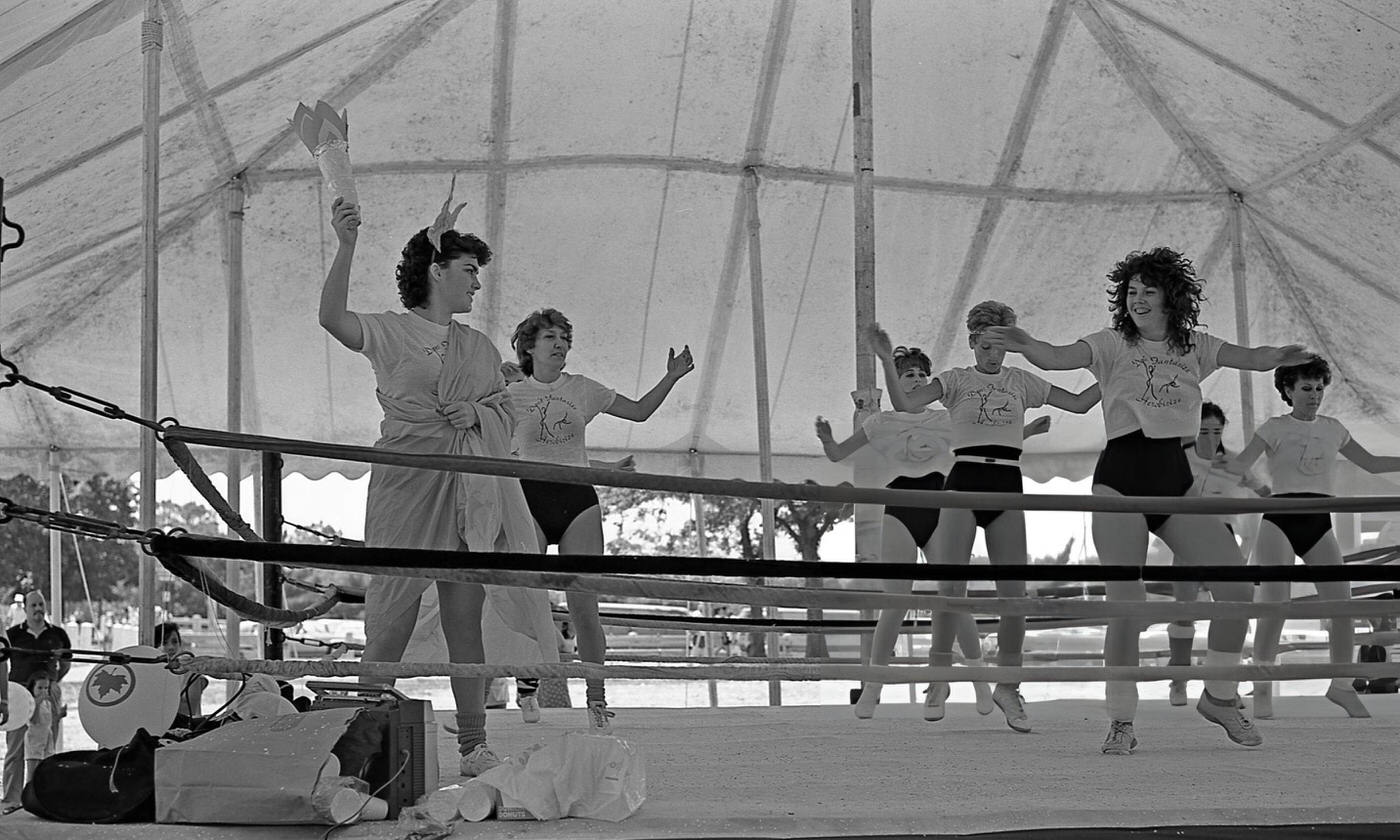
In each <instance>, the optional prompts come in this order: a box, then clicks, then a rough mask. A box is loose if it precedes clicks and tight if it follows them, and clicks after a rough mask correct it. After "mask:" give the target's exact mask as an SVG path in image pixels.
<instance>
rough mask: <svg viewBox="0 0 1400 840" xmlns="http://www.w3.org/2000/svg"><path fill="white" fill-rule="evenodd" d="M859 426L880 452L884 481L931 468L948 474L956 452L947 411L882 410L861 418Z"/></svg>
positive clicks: (917, 474)
mask: <svg viewBox="0 0 1400 840" xmlns="http://www.w3.org/2000/svg"><path fill="white" fill-rule="evenodd" d="M860 428H861V430H862V431H863V432H865V437H866V439H867V440H869V441H870V448H871V449H874V450H875V451H876V452H877V453H879V455H880V458H879V467H880V471H881V475H882V477H883V482H882V483H885V484H888V483H889V482H890V480H891V479H893V478H894V477H895V476H900V475H903V476H911V477H915V478H917V477H919V476H925V475H928V474H929V473H931V472H941V473H943V474H944V475H947V474H948V470H950V469H952V466H953V456H952V450H951V448H950V446H949V443H948V439H949V437H950V435H951V434H952V429H951V426H950V423H949V420H948V412H946V411H943V410H942V409H925V410H923V411H917V412H913V413H905V412H903V411H881V412H878V413H875V414H871V415H870V416H868V417H866V418H865V420H863V421H861V424H860Z"/></svg>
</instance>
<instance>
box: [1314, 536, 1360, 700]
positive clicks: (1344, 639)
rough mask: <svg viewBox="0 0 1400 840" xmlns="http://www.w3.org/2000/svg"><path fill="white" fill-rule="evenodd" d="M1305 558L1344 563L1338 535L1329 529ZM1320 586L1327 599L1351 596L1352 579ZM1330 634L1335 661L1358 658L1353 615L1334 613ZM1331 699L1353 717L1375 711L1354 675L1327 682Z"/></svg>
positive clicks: (1316, 563) (1321, 563)
mask: <svg viewBox="0 0 1400 840" xmlns="http://www.w3.org/2000/svg"><path fill="white" fill-rule="evenodd" d="M1303 562H1304V563H1306V564H1307V565H1309V566H1340V565H1342V547H1341V546H1340V545H1338V544H1337V537H1336V535H1335V534H1333V533H1331V532H1330V531H1329V532H1328V533H1327V534H1326V535H1325V536H1323V538H1322V539H1320V540H1318V541H1317V545H1314V546H1313V547H1312V548H1310V549H1308V553H1307V554H1304V555H1303ZM1316 586H1317V594H1318V597H1320V598H1322V600H1324V601H1349V600H1351V582H1350V581H1345V580H1332V581H1318V583H1317V584H1316ZM1327 637H1328V642H1329V645H1328V647H1329V648H1330V649H1331V654H1332V663H1333V664H1346V663H1351V662H1353V661H1354V657H1355V652H1354V650H1353V647H1354V645H1355V642H1356V630H1355V628H1353V627H1352V617H1351V616H1349V615H1334V616H1332V619H1331V621H1330V622H1329V629H1328V631H1327ZM1327 699H1328V700H1331V701H1332V702H1333V703H1336V704H1337V705H1338V706H1341V707H1342V709H1343V711H1345V712H1346V713H1347V715H1348V716H1349V717H1354V718H1368V717H1370V716H1371V713H1370V712H1369V711H1367V710H1366V704H1365V703H1362V702H1361V697H1360V696H1358V695H1357V693H1356V689H1355V688H1353V687H1352V684H1351V678H1350V677H1333V678H1332V681H1331V684H1330V685H1328V686H1327Z"/></svg>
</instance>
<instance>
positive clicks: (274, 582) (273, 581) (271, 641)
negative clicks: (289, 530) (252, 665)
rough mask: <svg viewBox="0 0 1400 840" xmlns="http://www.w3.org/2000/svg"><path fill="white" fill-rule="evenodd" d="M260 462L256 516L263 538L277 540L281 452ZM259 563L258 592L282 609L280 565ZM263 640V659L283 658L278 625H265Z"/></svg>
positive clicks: (279, 532) (282, 637) (269, 454)
mask: <svg viewBox="0 0 1400 840" xmlns="http://www.w3.org/2000/svg"><path fill="white" fill-rule="evenodd" d="M261 462H262V470H261V472H262V476H261V477H262V493H261V497H262V516H261V517H259V521H258V524H259V526H261V528H262V537H263V539H264V540H266V541H268V542H275V543H280V542H281V541H282V453H280V452H264V453H262V459H261ZM258 565H259V566H260V567H261V568H262V570H263V573H262V581H261V589H260V591H259V594H260V595H261V597H262V602H263V603H264V604H267V605H268V606H269V607H272V608H273V609H281V608H282V606H283V598H282V567H281V566H279V565H277V564H276V563H260V564H258ZM262 640H263V658H264V659H273V660H276V659H281V658H282V645H283V643H284V642H285V641H286V636H285V634H284V633H283V632H282V629H281V628H280V627H270V626H266V625H264V627H263V633H262Z"/></svg>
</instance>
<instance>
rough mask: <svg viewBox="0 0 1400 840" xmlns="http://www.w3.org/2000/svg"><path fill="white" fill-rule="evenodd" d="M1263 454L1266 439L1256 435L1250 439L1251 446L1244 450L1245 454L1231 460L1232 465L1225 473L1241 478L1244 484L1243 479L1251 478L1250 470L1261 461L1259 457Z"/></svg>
mask: <svg viewBox="0 0 1400 840" xmlns="http://www.w3.org/2000/svg"><path fill="white" fill-rule="evenodd" d="M1263 454H1264V439H1263V438H1261V437H1259V436H1258V435H1255V436H1254V437H1252V438H1250V441H1249V445H1248V446H1246V447H1245V448H1244V451H1243V452H1241V453H1240V454H1238V455H1236V456H1235V457H1234V458H1232V459H1230V463H1228V464H1226V465H1225V471H1226V472H1228V473H1230V474H1231V475H1237V476H1239V477H1240V479H1241V482H1240V483H1241V484H1243V483H1244V481H1243V479H1245V478H1246V477H1248V476H1249V468H1250V467H1251V466H1253V465H1254V462H1255V461H1257V460H1259V456H1260V455H1263ZM1245 486H1246V487H1248V486H1249V485H1248V484H1245Z"/></svg>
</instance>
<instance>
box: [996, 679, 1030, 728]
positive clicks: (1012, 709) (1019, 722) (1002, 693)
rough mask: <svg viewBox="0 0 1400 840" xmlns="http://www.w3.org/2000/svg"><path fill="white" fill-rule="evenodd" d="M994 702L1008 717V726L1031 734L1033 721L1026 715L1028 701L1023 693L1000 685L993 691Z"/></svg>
mask: <svg viewBox="0 0 1400 840" xmlns="http://www.w3.org/2000/svg"><path fill="white" fill-rule="evenodd" d="M992 702H993V703H996V704H997V708H999V709H1001V711H1002V714H1004V715H1006V725H1007V726H1009V727H1011V728H1012V729H1014V730H1016V731H1017V732H1030V731H1031V720H1030V717H1028V716H1027V715H1026V701H1025V698H1023V697H1022V696H1021V692H1020V691H1019V690H1017V689H1015V688H1012V687H1011V686H1009V685H999V686H997V687H996V688H995V689H994V690H993V691H992Z"/></svg>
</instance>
